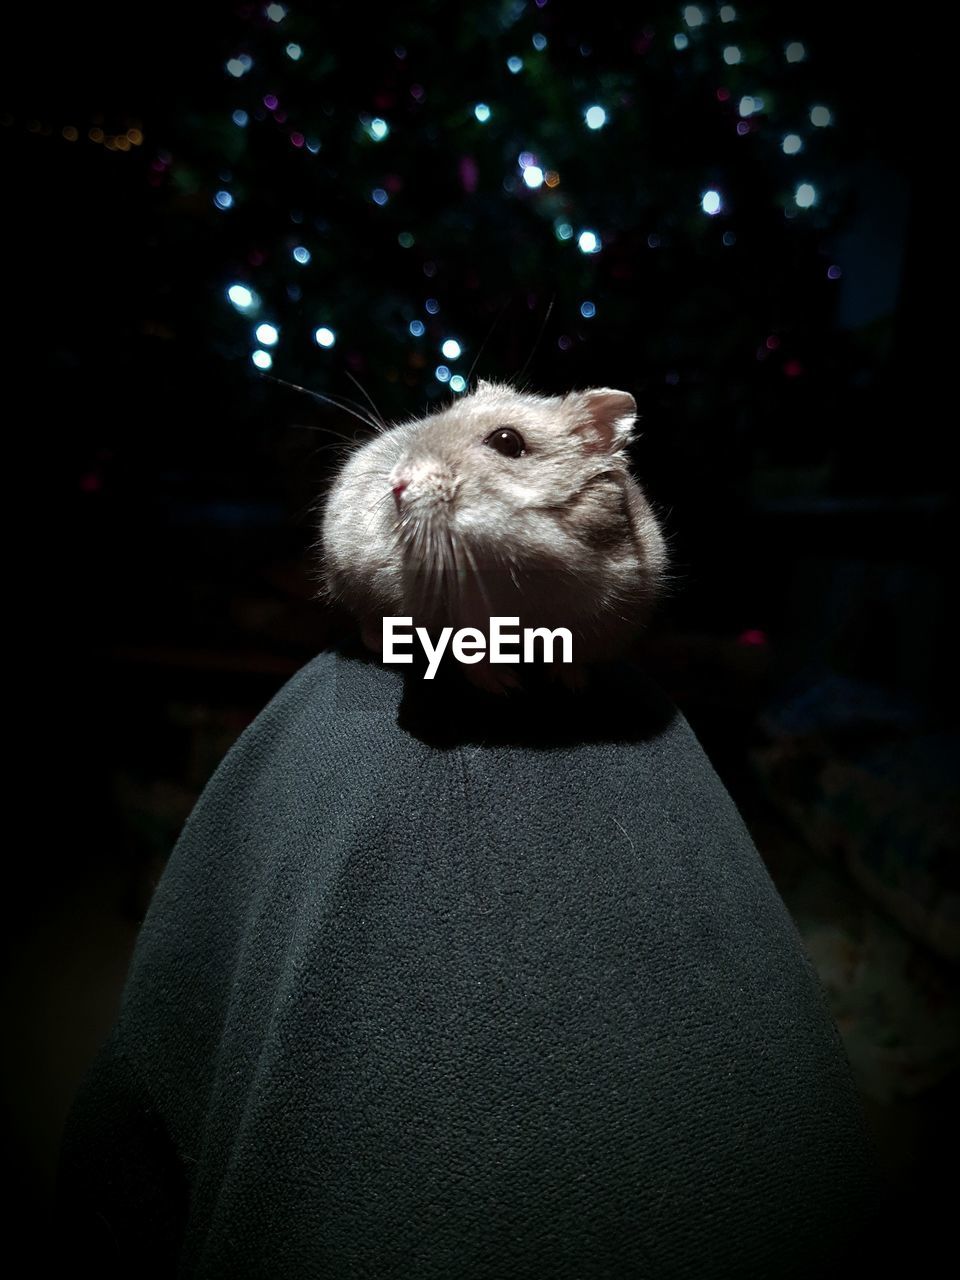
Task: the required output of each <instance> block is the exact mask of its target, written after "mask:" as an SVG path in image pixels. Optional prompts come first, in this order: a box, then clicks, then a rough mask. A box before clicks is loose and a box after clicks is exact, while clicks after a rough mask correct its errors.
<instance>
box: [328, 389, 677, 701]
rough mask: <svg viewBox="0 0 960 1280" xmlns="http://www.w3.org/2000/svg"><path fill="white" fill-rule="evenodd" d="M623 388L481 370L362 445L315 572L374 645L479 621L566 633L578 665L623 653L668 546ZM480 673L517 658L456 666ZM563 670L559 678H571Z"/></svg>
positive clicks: (483, 682)
mask: <svg viewBox="0 0 960 1280" xmlns="http://www.w3.org/2000/svg"><path fill="white" fill-rule="evenodd" d="M636 412H637V410H636V404H635V402H634V399H633V397H632V396H631V395H630V394H629V393H628V392H626V391H615V390H612V389H610V388H608V387H601V388H597V389H592V390H587V391H572V392H570V393H569V394H567V395H564V396H542V395H534V394H529V393H527V392H520V391H517V390H515V389H514V388H512V387H510V386H508V385H504V384H494V383H489V382H483V381H481V382H480V383H479V384H478V385H477V387H476V389H475V390H474V391H472V392H471V393H469V394H467V395H465V396H464V397H463V398H462V399H459V400H457V401H455V402H454V403H453V404H451V405H448V406H447V407H445V408H443V409H441V410H439V411H438V412H435V413H432V414H430V415H428V416H427V417H425V418H418V419H412V420H410V421H407V422H402V423H400V424H398V425H396V426H393V427H389V428H387V429H386V430H384V431H383V432H382V433H380V434H378V435H377V436H375V437H374V438H373V439H372V440H369V441H367V442H365V443H364V444H363V445H361V446H360V447H358V448H357V449H356V451H355V452H354V453H353V454H352V456H351V457H349V459H348V460H347V462H346V464H345V465H344V467H343V469H342V470H341V471H340V473H339V475H338V476H337V477H336V479H335V480H334V483H333V485H332V487H331V489H330V492H329V495H328V498H327V501H326V504H325V507H324V511H323V516H322V524H321V537H320V549H321V562H322V577H323V581H324V584H325V586H326V589H327V591H328V593H329V595H330V596H331V597H332V598H333V599H336V600H338V601H340V602H341V603H342V604H344V605H345V606H346V607H347V609H348V610H349V611H350V612H351V613H352V614H353V615H354V616H355V617H356V619H357V620H358V621H359V623H360V626H361V634H362V636H363V639H364V642H365V643H366V644H367V646H368V647H369V648H371V649H373V650H379V649H380V646H381V633H382V619H383V617H384V616H385V615H387V616H410V617H412V618H413V622H414V625H415V626H423V627H425V628H426V629H427V630H428V631H429V632H430V633H431V634H433V633H434V632H437V631H439V630H440V629H441V628H442V627H447V626H450V627H453V628H454V629H455V630H458V629H460V628H464V627H476V628H478V629H479V630H481V631H484V632H485V631H486V630H487V629H488V627H489V619H490V618H491V617H492V616H496V615H499V616H502V617H517V618H519V620H520V627H521V628H525V627H548V628H550V629H551V630H552V629H554V628H557V627H566V628H568V629H569V630H570V631H571V633H572V637H573V654H574V663H575V664H576V666H575V670H576V672H582V671H583V665H582V664H585V663H591V662H596V661H600V660H604V659H607V658H611V657H616V656H618V655H620V654H622V653H623V652H624V651H625V650H626V649H627V648H629V646H630V644H631V642H632V641H633V640H634V638H635V637H636V635H637V633H638V631H639V630H640V629H641V628H642V626H643V624H644V622H645V620H646V618H647V617H648V615H649V613H650V610H651V607H652V605H653V603H654V601H655V599H656V597H657V593H658V589H659V587H660V585H661V582H662V580H663V578H664V574H665V570H666V562H667V553H666V546H665V542H664V537H663V534H662V532H661V530H660V526H659V523H658V521H657V518H656V516H655V514H654V512H653V510H652V508H651V506H650V504H649V502H648V501H647V499H646V498H645V496H644V494H643V491H642V490H641V488H640V486H639V485H638V484H637V482H636V480H635V479H634V478H633V477H632V476H631V474H630V470H629V465H628V461H627V456H626V452H625V450H626V446H627V445H628V443H629V442H630V440H631V438H632V433H633V427H634V423H635V421H636ZM463 671H464V673H465V674H466V675H467V677H468V679H470V680H471V681H472V682H473V683H474V684H478V685H480V686H481V687H485V688H488V689H491V690H494V691H502V690H503V689H504V688H505V687H508V686H512V685H516V684H517V683H518V682H517V679H516V668H513V669H511V668H508V667H503V666H497V667H493V666H490V665H489V664H487V663H483V664H480V665H478V666H465V667H464V668H463ZM572 674H573V673H572V672H571V671H565V672H563V673H562V676H563V678H564V679H565V682H566V683H574V684H575V683H577V680H578V677H574V678H573V679H571V678H570V677H571V676H572Z"/></svg>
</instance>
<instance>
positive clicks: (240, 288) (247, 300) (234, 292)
mask: <svg viewBox="0 0 960 1280" xmlns="http://www.w3.org/2000/svg"><path fill="white" fill-rule="evenodd" d="M227 297H228V298H229V299H230V301H231V302H232V303H233V305H234V306H235V307H236V308H237V310H238V311H255V310H256V309H257V307H258V306H259V305H260V299H259V298H258V297H257V295H256V294H255V293H254V291H253V290H252V289H248V288H247V286H246V285H245V284H232V285H231V286H230V288H229V289H228V290H227Z"/></svg>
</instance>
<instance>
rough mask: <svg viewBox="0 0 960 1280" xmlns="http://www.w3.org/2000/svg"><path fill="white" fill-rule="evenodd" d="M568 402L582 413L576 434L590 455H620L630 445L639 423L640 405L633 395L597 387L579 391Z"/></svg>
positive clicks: (579, 416) (627, 392) (579, 413)
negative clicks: (617, 453) (638, 408)
mask: <svg viewBox="0 0 960 1280" xmlns="http://www.w3.org/2000/svg"><path fill="white" fill-rule="evenodd" d="M568 399H570V400H572V401H573V402H574V404H575V407H576V408H577V410H578V415H577V416H578V418H579V419H580V421H579V422H578V423H577V425H576V427H575V430H576V431H577V432H578V434H579V435H581V436H582V437H583V440H584V444H585V445H586V447H587V450H588V451H589V452H590V453H616V452H617V451H618V450H619V449H622V448H623V447H624V446H625V445H626V444H628V443H629V441H630V437H631V435H632V433H633V424H634V423H635V422H636V420H637V402H636V401H635V400H634V398H633V396H632V395H631V394H630V393H629V391H613V390H612V389H611V388H610V387H597V388H594V389H593V390H590V391H575V392H574V393H573V394H572V395H571V396H569V397H568ZM578 402H579V403H578Z"/></svg>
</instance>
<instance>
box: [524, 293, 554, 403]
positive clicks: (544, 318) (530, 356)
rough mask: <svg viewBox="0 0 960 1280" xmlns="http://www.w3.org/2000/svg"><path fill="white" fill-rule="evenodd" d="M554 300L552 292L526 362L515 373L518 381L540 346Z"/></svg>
mask: <svg viewBox="0 0 960 1280" xmlns="http://www.w3.org/2000/svg"><path fill="white" fill-rule="evenodd" d="M556 300H557V295H556V294H554V295H553V297H552V298H551V299H550V305H549V306H548V307H547V314H546V315H545V316H544V317H543V324H541V326H540V332H539V333H538V334H537V338H536V341H535V342H534V344H533V346H532V347H531V348H530V354H529V355H528V356H527V361H526V364H525V365H524V366H523V368H522V369H521V370H520V372H519V373H518V374H517V381H518V382H521V381H522V380H523V378H524V377H525V375H526V372H527V370H528V369H529V368H530V361H531V360H532V359H533V357H534V356H535V355H536V354H537V348H538V347H539V346H540V343H541V342H542V341H543V335H544V333H545V332H546V329H547V324H548V323H549V320H550V317H551V316H552V315H553V304H554V303H555V302H556Z"/></svg>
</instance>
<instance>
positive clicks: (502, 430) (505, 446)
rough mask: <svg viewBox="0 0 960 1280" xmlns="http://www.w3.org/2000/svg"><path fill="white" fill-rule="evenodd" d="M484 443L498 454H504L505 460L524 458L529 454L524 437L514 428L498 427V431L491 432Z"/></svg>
mask: <svg viewBox="0 0 960 1280" xmlns="http://www.w3.org/2000/svg"><path fill="white" fill-rule="evenodd" d="M483 443H484V444H485V445H487V446H488V447H489V448H491V449H496V451H497V453H502V454H503V456H504V457H505V458H522V457H523V455H524V454H525V453H526V452H527V446H526V445H525V444H524V443H523V436H522V435H521V434H520V432H519V431H514V429H513V427H497V429H496V431H491V432H490V434H489V435H488V436H487V438H486V440H484V442H483Z"/></svg>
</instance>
